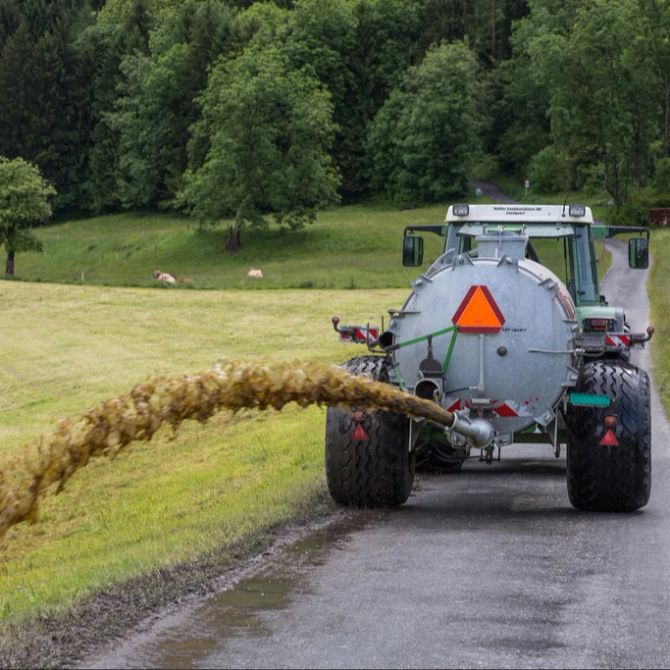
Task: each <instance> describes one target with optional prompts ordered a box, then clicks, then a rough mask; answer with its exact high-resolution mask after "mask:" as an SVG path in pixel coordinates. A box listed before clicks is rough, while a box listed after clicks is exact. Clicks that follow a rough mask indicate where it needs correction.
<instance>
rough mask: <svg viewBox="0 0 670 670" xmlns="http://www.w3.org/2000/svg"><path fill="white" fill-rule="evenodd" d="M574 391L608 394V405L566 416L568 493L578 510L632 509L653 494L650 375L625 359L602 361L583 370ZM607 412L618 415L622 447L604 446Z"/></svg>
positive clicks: (617, 430)
mask: <svg viewBox="0 0 670 670" xmlns="http://www.w3.org/2000/svg"><path fill="white" fill-rule="evenodd" d="M575 390H576V391H578V392H580V393H597V394H603V395H609V396H610V398H611V399H612V402H611V405H610V407H608V408H606V409H603V408H597V407H572V408H571V410H570V413H569V414H568V422H567V423H568V450H567V477H568V496H569V497H570V502H571V503H572V504H573V505H574V506H575V507H577V508H580V509H586V510H598V511H603V512H631V511H633V510H636V509H639V508H640V507H643V506H644V505H646V504H647V502H648V501H649V495H650V493H651V414H650V407H649V400H650V393H649V377H648V375H647V373H646V372H645V371H644V370H640V369H638V368H637V367H635V366H634V365H631V364H629V363H625V362H623V361H608V360H598V361H595V362H593V363H588V364H587V365H585V366H584V368H583V369H582V371H581V373H580V375H579V380H578V381H577V386H576V388H575ZM606 415H614V416H616V428H614V429H613V430H614V434H615V437H616V441H617V442H618V445H617V446H615V445H612V446H607V445H602V444H600V442H601V440H602V439H603V436H604V435H605V432H606V431H607V430H608V429H607V428H606V427H605V425H604V417H605V416H606Z"/></svg>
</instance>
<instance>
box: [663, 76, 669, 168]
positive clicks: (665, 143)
mask: <svg viewBox="0 0 670 670" xmlns="http://www.w3.org/2000/svg"><path fill="white" fill-rule="evenodd" d="M664 84H665V114H664V117H663V149H664V153H665V155H666V156H670V79H669V78H667V77H666V79H665V82H664Z"/></svg>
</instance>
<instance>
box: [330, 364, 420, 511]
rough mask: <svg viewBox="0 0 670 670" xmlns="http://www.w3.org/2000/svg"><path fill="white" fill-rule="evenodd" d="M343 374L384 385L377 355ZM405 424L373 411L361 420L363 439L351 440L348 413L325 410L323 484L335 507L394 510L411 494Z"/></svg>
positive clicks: (411, 472) (352, 424)
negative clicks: (339, 505) (325, 485)
mask: <svg viewBox="0 0 670 670" xmlns="http://www.w3.org/2000/svg"><path fill="white" fill-rule="evenodd" d="M344 367H345V368H346V370H347V371H348V372H350V373H351V374H354V375H365V376H367V377H371V378H372V379H374V380H375V381H381V382H388V381H389V361H388V359H386V358H384V357H383V356H358V357H356V358H352V359H350V360H349V361H347V362H346V363H345V365H344ZM409 421H410V420H409V419H408V418H407V417H406V416H403V415H402V414H396V413H395V412H385V411H382V410H375V411H371V412H366V413H365V414H364V415H363V419H362V421H361V426H362V427H363V429H364V430H365V433H366V434H367V439H363V440H354V439H353V432H354V429H355V428H356V424H355V422H354V421H353V419H352V410H351V409H339V408H336V407H329V408H328V411H327V415H326V481H327V482H328V490H329V491H330V495H331V496H332V498H333V500H335V502H337V503H339V504H341V505H345V506H346V507H368V508H376V507H397V506H398V505H402V504H403V503H404V502H405V501H406V500H407V498H409V495H410V493H411V491H412V484H413V482H414V453H413V452H412V453H410V451H409Z"/></svg>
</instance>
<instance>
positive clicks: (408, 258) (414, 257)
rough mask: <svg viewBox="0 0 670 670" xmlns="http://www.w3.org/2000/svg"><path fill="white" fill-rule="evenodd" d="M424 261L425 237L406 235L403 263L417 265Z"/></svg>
mask: <svg viewBox="0 0 670 670" xmlns="http://www.w3.org/2000/svg"><path fill="white" fill-rule="evenodd" d="M421 263H423V237H417V236H416V235H405V237H403V238H402V264H403V265H404V266H406V267H416V266H418V265H421Z"/></svg>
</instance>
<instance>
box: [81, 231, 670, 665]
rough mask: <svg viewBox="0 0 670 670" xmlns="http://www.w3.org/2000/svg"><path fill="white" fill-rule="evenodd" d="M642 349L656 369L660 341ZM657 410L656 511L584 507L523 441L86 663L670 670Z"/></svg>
mask: <svg viewBox="0 0 670 670" xmlns="http://www.w3.org/2000/svg"><path fill="white" fill-rule="evenodd" d="M611 245H612V248H613V250H614V253H615V259H614V262H613V265H612V269H611V270H610V272H609V273H608V276H607V277H606V279H605V282H604V285H603V286H602V287H601V288H602V291H603V292H604V293H605V294H606V295H607V296H608V297H609V298H610V302H611V303H612V304H618V305H623V306H624V307H625V308H626V312H627V316H628V320H629V322H630V323H631V324H632V325H633V327H634V328H635V329H636V330H643V329H644V328H646V326H647V324H648V315H647V302H646V296H645V291H644V282H645V279H646V274H647V273H646V272H642V271H633V270H629V269H628V268H627V267H626V266H625V263H626V261H625V246H624V245H623V244H622V243H617V242H613V243H611ZM634 360H635V361H636V362H637V363H638V364H640V365H641V366H643V367H646V368H647V369H649V367H650V365H649V360H648V355H647V352H638V353H636V354H634ZM652 413H653V417H654V421H653V470H654V474H653V485H652V498H651V501H650V503H649V505H648V506H647V507H645V508H644V509H643V510H642V511H639V512H636V513H633V514H595V513H583V512H579V511H577V510H574V509H572V508H571V507H570V504H569V502H568V497H567V492H566V485H565V460H564V459H563V458H561V459H556V458H554V456H553V453H552V451H551V449H550V447H549V446H547V445H538V446H531V445H528V446H520V447H513V448H510V449H508V451H507V455H505V452H504V453H503V460H502V461H501V462H499V463H494V464H493V465H491V466H487V465H485V464H483V463H479V462H477V461H472V462H468V463H467V464H466V466H465V467H464V469H463V471H462V473H460V474H457V475H449V476H444V477H422V478H421V479H420V480H419V485H418V487H417V488H416V489H415V492H414V493H413V495H412V497H411V498H410V500H409V501H408V503H407V504H406V505H405V506H404V507H402V508H400V509H398V510H394V511H392V512H383V513H379V512H356V513H353V514H352V515H351V516H350V517H349V518H348V519H344V520H341V521H339V522H336V523H335V524H333V525H331V526H329V527H327V528H324V529H322V530H320V531H318V532H317V533H315V534H313V535H311V536H309V537H307V538H306V539H304V540H303V541H301V542H299V543H298V544H297V545H294V546H293V547H291V548H290V549H288V550H286V551H285V552H284V553H282V554H281V555H280V556H279V557H277V558H276V559H274V560H272V561H270V562H268V563H267V564H266V565H265V566H264V567H263V568H262V569H261V570H260V571H259V572H258V573H257V574H255V575H254V576H253V577H251V578H248V579H246V580H243V581H242V582H240V583H239V584H238V585H237V587H236V588H234V589H231V590H229V591H225V592H222V593H219V594H217V595H214V596H211V597H209V598H208V599H206V600H204V601H202V602H200V603H198V604H196V605H195V606H192V607H190V608H188V609H187V610H185V611H182V612H177V613H176V614H173V615H171V616H169V617H167V618H165V619H163V620H161V621H160V622H159V623H157V624H156V625H154V626H153V627H152V628H151V629H150V630H148V631H147V632H144V633H142V634H136V635H134V636H132V637H130V638H129V639H128V640H126V641H125V642H124V643H122V644H117V645H115V647H114V648H113V649H111V650H109V651H108V652H107V653H106V654H104V655H103V656H99V657H97V658H95V659H89V661H88V662H87V663H86V665H87V666H88V667H90V666H95V667H179V668H212V667H221V668H227V667H271V668H276V667H295V668H322V667H328V668H337V667H369V668H372V667H378V668H386V667H422V668H426V667H514V668H525V667H551V668H554V667H566V668H567V667H569V668H580V667H589V668H591V667H593V668H612V667H643V668H648V667H668V666H669V665H670V566H669V563H670V509H669V508H670V483H669V480H670V478H669V476H668V475H669V458H668V450H667V445H668V437H669V436H670V431H669V429H668V425H667V423H666V421H665V418H664V417H663V415H662V413H661V409H660V406H659V404H658V399H657V396H656V394H655V393H654V394H653V397H652Z"/></svg>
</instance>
